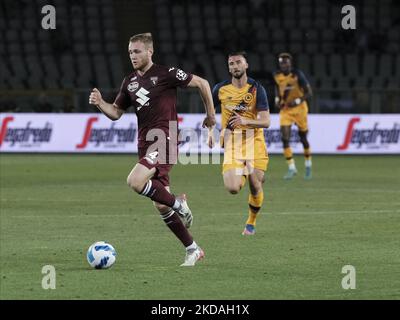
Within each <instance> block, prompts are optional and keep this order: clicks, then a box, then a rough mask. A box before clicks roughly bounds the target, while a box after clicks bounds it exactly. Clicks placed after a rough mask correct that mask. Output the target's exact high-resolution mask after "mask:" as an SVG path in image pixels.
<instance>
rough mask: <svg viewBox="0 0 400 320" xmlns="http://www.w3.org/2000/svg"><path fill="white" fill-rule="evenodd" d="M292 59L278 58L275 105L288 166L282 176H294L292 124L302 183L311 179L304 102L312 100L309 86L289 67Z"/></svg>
mask: <svg viewBox="0 0 400 320" xmlns="http://www.w3.org/2000/svg"><path fill="white" fill-rule="evenodd" d="M292 61H293V58H292V56H291V55H290V54H289V53H281V54H280V55H279V56H278V62H279V70H278V71H276V72H275V73H274V80H275V86H276V90H275V104H276V106H277V107H278V108H279V109H280V112H279V118H280V127H281V136H282V143H283V154H284V156H285V158H286V161H287V164H288V166H289V169H288V172H287V173H286V174H285V175H284V177H283V178H284V179H285V180H290V179H292V178H293V177H294V176H295V175H296V174H297V169H296V165H295V162H294V159H293V152H292V149H291V148H290V145H289V140H290V134H291V132H290V131H291V126H292V124H293V123H295V124H296V125H297V127H298V128H299V136H300V141H301V143H302V144H303V148H304V158H305V168H306V170H305V175H304V179H306V180H309V179H311V177H312V175H311V165H312V163H311V150H310V144H309V143H308V140H307V133H308V125H307V113H308V105H307V101H306V100H307V99H309V98H311V96H312V91H311V86H310V83H309V82H308V80H307V79H306V77H305V76H304V74H303V72H301V71H300V70H298V69H293V67H292Z"/></svg>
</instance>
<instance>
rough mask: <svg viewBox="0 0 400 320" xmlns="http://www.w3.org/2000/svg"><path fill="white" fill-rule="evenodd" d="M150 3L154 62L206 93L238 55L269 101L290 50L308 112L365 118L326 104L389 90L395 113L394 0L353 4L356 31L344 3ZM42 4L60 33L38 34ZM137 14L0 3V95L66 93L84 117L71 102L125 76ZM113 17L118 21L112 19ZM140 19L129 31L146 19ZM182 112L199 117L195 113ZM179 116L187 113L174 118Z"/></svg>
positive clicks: (397, 35)
mask: <svg viewBox="0 0 400 320" xmlns="http://www.w3.org/2000/svg"><path fill="white" fill-rule="evenodd" d="M150 2H152V5H153V7H154V11H153V16H152V17H151V19H150V18H149V19H147V20H150V21H153V20H154V24H153V29H152V30H149V31H152V32H153V34H154V37H155V38H156V57H155V60H156V61H157V62H159V63H164V64H170V65H176V66H180V67H182V68H183V69H185V70H187V71H189V72H193V73H196V74H199V75H200V76H203V77H205V78H207V79H208V80H209V82H210V84H212V85H213V84H215V83H216V82H219V81H221V80H223V79H225V78H226V77H227V76H228V74H227V68H226V53H227V52H228V51H231V50H238V49H245V50H246V51H247V52H248V53H249V56H248V58H249V63H250V65H251V71H250V75H251V76H253V77H254V78H257V79H259V80H261V82H263V83H264V84H265V86H266V87H267V88H269V90H268V91H269V92H273V90H272V77H271V73H272V72H273V71H274V70H275V69H276V55H277V54H278V53H280V52H282V51H288V52H290V53H291V54H292V55H293V56H294V59H295V63H296V65H297V66H298V67H299V68H300V69H302V70H303V71H304V72H305V73H306V75H307V76H308V78H309V80H310V82H311V84H312V86H313V87H314V88H315V91H316V98H317V99H319V100H318V101H315V102H316V103H314V104H313V105H314V106H313V107H312V111H314V112H335V111H339V112H370V110H371V107H370V106H369V105H368V106H364V107H363V106H361V107H360V106H359V105H357V106H355V103H352V104H351V105H350V107H348V105H346V103H342V105H338V106H336V107H332V106H330V105H329V104H324V101H330V100H332V99H336V98H337V97H339V98H340V96H341V94H340V91H343V92H344V91H346V90H347V91H348V90H352V93H351V95H352V96H353V98H352V99H353V100H354V101H357V97H356V96H357V93H358V92H359V91H363V90H364V91H365V90H369V94H373V93H374V92H379V93H381V92H382V90H386V91H387V90H394V91H393V92H395V93H394V95H395V97H396V98H395V99H394V100H393V99H392V100H390V101H395V103H397V106H398V105H399V98H398V96H399V93H398V92H397V93H396V90H398V89H399V88H400V54H399V53H400V3H399V2H398V1H395V0H381V1H378V0H365V1H361V0H356V1H352V3H353V4H354V5H355V7H356V10H357V23H358V25H357V26H358V29H357V30H343V29H341V27H340V22H341V18H342V14H341V7H342V5H344V3H343V4H341V3H339V2H338V1H330V0H268V1H263V0H251V1H248V2H243V1H227V0H222V1H217V0H200V1H184V0H177V1H171V0H153V1H150ZM49 3H50V4H53V5H54V6H55V7H56V9H57V29H56V30H52V31H49V30H43V29H42V28H41V25H40V21H41V19H42V14H41V11H40V8H41V7H42V6H43V5H46V4H49ZM146 3H149V1H147V2H146ZM140 5H142V6H143V1H141V0H136V1H126V0H119V1H109V0H81V1H79V0H71V1H64V0H54V1H45V0H33V1H24V0H20V1H14V0H5V1H2V2H1V3H0V35H1V38H2V39H4V41H1V43H0V53H1V56H2V59H1V61H0V69H1V75H0V86H1V89H3V92H4V90H9V91H13V90H17V92H20V91H21V90H28V89H34V90H36V89H37V90H41V89H46V90H49V89H52V90H65V92H66V94H65V96H66V97H68V96H69V95H71V94H72V96H73V98H71V99H75V104H78V105H80V106H81V107H79V108H77V110H76V111H86V109H85V108H87V106H86V103H84V102H83V101H85V100H84V99H83V98H82V99H80V98H79V99H77V98H76V97H75V96H76V95H78V96H79V92H80V91H79V90H81V91H82V92H87V89H88V88H91V87H93V86H98V87H100V88H103V89H109V90H114V91H115V90H116V88H118V87H119V85H120V82H121V79H122V77H123V75H124V74H125V73H126V72H127V71H128V70H129V67H130V66H129V61H128V59H127V58H126V46H125V44H124V43H123V40H122V39H125V38H126V35H128V34H132V33H134V32H132V30H133V29H132V26H131V25H130V23H128V22H129V21H130V19H131V15H132V14H133V13H134V12H135V7H136V8H138V7H140ZM121 8H122V9H121ZM122 11H126V13H125V15H123V14H122V15H121V12H122ZM136 11H137V10H136ZM117 14H118V15H119V17H120V16H122V18H119V19H116V18H115V16H116V15H117ZM140 16H141V17H140V19H137V21H135V19H133V20H134V21H132V24H137V23H140V21H144V20H145V19H144V17H143V15H140ZM117 20H120V21H123V23H118V21H117ZM141 31H146V30H141ZM121 35H123V37H121ZM121 38H122V39H121ZM124 41H125V40H124ZM18 90H19V91H18ZM338 92H339V93H338ZM348 94H349V93H348V92H345V93H344V94H343V96H347V95H348ZM82 96H83V94H82ZM270 98H271V94H270ZM320 98H321V99H320ZM48 99H49V100H52V99H53V97H52V96H49V97H48ZM54 99H55V100H54V101H53V103H55V104H56V106H55V107H54V108H53V110H55V111H57V110H58V111H62V109H63V105H64V104H65V97H63V98H61V99H60V96H58V95H55V96H54ZM57 99H58V100H57ZM68 99H69V98H68ZM271 99H272V98H271ZM6 100H7V101H8V102H10V101H9V98H7V99H4V97H3V96H0V101H2V109H3V106H4V105H6V104H7V105H12V103H11V102H12V101H11V102H10V103H5V102H4V101H6ZM11 100H12V99H11ZM56 100H57V101H56ZM86 100H87V99H86ZM338 100H340V99H338ZM18 105H19V107H18V110H19V111H27V110H30V108H31V106H30V104H29V103H25V104H22V106H20V104H18ZM83 105H84V106H83ZM381 105H382V106H381V107H380V110H382V111H387V112H395V110H394V108H398V107H395V106H387V105H384V104H383V103H381ZM343 106H344V107H343ZM199 107H200V106H199ZM7 108H8V107H7ZM385 108H386V109H385ZM189 109H190V110H189V111H192V112H193V111H201V109H199V110H197V106H194V107H193V106H192V107H191V108H189ZM185 110H188V109H182V110H181V111H185ZM89 111H93V110H92V109H90V110H89Z"/></svg>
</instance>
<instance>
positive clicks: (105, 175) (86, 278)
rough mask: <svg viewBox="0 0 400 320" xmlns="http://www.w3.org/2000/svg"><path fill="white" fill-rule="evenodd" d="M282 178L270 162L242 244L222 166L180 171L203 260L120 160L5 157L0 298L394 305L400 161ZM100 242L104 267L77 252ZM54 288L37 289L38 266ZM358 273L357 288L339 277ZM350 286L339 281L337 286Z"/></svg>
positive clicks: (236, 202) (327, 167) (241, 210)
mask: <svg viewBox="0 0 400 320" xmlns="http://www.w3.org/2000/svg"><path fill="white" fill-rule="evenodd" d="M295 159H296V160H297V162H296V163H297V167H298V169H299V175H298V176H297V177H296V178H295V179H294V180H292V181H284V180H283V179H282V176H283V174H284V173H285V171H286V163H285V161H284V159H283V156H280V155H276V156H271V158H270V164H269V169H268V173H267V179H266V182H265V184H264V193H265V202H264V207H263V209H262V213H261V216H260V217H259V218H258V220H257V233H256V235H255V236H253V237H244V236H242V235H241V232H242V230H243V227H244V223H245V221H246V218H247V197H248V185H246V187H245V189H243V190H242V191H241V192H240V194H238V195H236V196H233V195H230V194H228V192H227V191H225V190H224V187H223V181H222V176H221V173H220V171H221V168H220V165H177V166H175V167H174V169H173V170H172V173H171V185H172V192H174V193H176V194H179V193H182V192H185V193H186V194H187V195H188V199H189V200H188V203H189V205H190V207H191V209H192V211H193V214H194V224H193V227H192V229H191V230H192V232H193V235H194V237H195V240H196V241H197V242H198V243H199V244H200V245H201V246H202V248H203V249H204V251H205V254H206V257H205V259H204V260H203V261H200V262H198V263H197V264H196V266H195V267H193V268H183V267H179V265H180V264H181V263H182V262H183V258H184V249H183V247H182V246H181V244H180V243H178V241H177V240H176V239H175V238H174V236H173V235H172V233H170V231H169V230H168V228H166V226H165V225H164V223H163V222H162V220H161V219H160V217H159V216H158V214H157V213H156V211H155V209H154V208H153V206H152V205H151V203H150V201H149V199H147V198H143V197H141V196H139V195H137V194H135V193H134V192H132V191H131V190H129V188H128V187H127V185H126V182H125V181H126V177H127V175H128V173H129V171H130V170H131V167H132V166H133V165H134V164H135V161H136V160H137V159H136V157H135V156H129V155H119V156H111V155H4V154H3V155H1V156H0V170H1V171H0V179H1V195H0V197H1V199H0V200H1V207H0V209H1V216H0V219H1V220H0V224H1V238H0V241H1V242H0V257H1V264H0V266H1V278H0V281H1V286H0V299H133V300H139V299H232V300H233V299H249V300H255V299H400V188H399V187H400V167H399V157H398V156H314V157H313V164H314V171H313V175H314V178H313V180H311V181H305V180H303V178H302V174H303V172H304V166H303V159H302V157H300V156H297V157H296V158H295ZM99 240H106V241H108V242H110V243H111V244H112V245H113V246H114V247H115V249H116V251H117V261H116V263H115V265H114V266H113V267H112V268H111V269H108V270H95V269H92V268H91V267H90V266H89V264H88V263H87V261H86V250H87V248H88V247H89V246H90V245H91V244H92V243H93V242H95V241H99ZM45 265H52V266H54V267H55V271H56V289H54V290H52V289H48V290H44V289H43V288H42V278H43V277H44V276H45V275H44V274H42V267H43V266H45ZM346 265H351V266H353V267H354V271H355V278H353V279H354V281H355V286H356V287H355V289H348V290H345V289H343V287H342V279H343V278H344V277H346V276H347V275H348V274H347V273H342V268H343V267H344V266H346ZM344 282H346V281H344Z"/></svg>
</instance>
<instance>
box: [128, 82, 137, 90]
mask: <svg viewBox="0 0 400 320" xmlns="http://www.w3.org/2000/svg"><path fill="white" fill-rule="evenodd" d="M127 88H128V91H129V92H133V91H135V90H136V89H137V88H139V83H138V82H131V83H130V84H128V87H127Z"/></svg>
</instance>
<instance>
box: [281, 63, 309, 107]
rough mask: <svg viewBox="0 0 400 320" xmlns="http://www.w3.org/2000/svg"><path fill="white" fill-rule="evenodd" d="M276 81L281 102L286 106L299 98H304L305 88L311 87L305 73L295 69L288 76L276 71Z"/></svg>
mask: <svg viewBox="0 0 400 320" xmlns="http://www.w3.org/2000/svg"><path fill="white" fill-rule="evenodd" d="M274 80H275V84H276V87H277V89H278V95H279V98H280V101H281V102H283V103H284V104H289V103H290V102H292V101H293V100H295V99H297V98H303V96H304V89H303V88H305V87H306V86H307V85H309V82H308V80H307V79H306V77H305V75H304V73H303V72H301V71H300V70H298V69H293V70H292V71H291V72H290V73H289V74H287V75H285V74H284V73H283V72H282V71H276V72H275V73H274Z"/></svg>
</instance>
